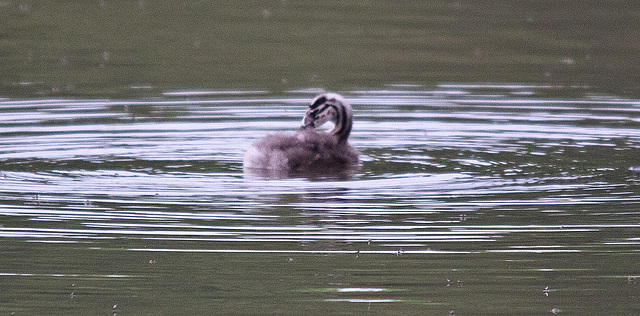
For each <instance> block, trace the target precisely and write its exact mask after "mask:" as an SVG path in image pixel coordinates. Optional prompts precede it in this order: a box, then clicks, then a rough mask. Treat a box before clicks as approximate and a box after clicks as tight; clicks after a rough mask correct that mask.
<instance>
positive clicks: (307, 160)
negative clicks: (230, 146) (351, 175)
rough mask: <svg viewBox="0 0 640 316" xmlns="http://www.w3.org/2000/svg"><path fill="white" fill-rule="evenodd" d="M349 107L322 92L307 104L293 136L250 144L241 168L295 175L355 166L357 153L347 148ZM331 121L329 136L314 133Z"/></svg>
mask: <svg viewBox="0 0 640 316" xmlns="http://www.w3.org/2000/svg"><path fill="white" fill-rule="evenodd" d="M351 112H352V110H351V106H350V105H349V104H348V103H347V102H346V101H345V100H344V99H343V98H342V97H341V96H340V95H338V94H335V93H324V94H321V95H319V96H318V97H316V98H315V99H314V101H313V102H312V103H311V104H310V105H309V108H308V110H307V113H306V115H305V117H304V118H303V120H302V126H301V127H300V129H299V130H298V131H297V132H295V133H276V134H273V135H268V136H266V137H264V138H262V139H260V140H259V141H258V142H256V143H255V144H253V146H252V147H251V148H249V150H248V151H247V152H246V154H245V157H244V168H245V170H247V169H254V170H255V169H263V170H276V171H285V172H289V171H294V172H334V171H342V170H347V169H350V168H353V167H354V166H355V165H357V164H358V162H359V158H358V152H357V151H356V150H355V149H354V148H353V147H351V146H350V145H349V143H348V137H349V134H350V133H351V127H352V113H351ZM328 121H331V122H333V123H334V128H333V130H331V131H330V132H329V133H325V132H318V131H315V128H316V127H319V126H321V125H322V124H324V123H326V122H328Z"/></svg>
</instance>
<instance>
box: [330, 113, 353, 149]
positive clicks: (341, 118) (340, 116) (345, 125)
mask: <svg viewBox="0 0 640 316" xmlns="http://www.w3.org/2000/svg"><path fill="white" fill-rule="evenodd" d="M332 106H333V107H334V109H335V111H336V113H337V114H336V120H335V122H334V127H333V129H332V130H331V134H333V135H335V136H336V137H337V138H338V141H339V142H346V141H347V139H348V138H349V134H351V127H352V125H353V113H352V111H351V106H349V105H348V104H344V105H343V104H335V105H332Z"/></svg>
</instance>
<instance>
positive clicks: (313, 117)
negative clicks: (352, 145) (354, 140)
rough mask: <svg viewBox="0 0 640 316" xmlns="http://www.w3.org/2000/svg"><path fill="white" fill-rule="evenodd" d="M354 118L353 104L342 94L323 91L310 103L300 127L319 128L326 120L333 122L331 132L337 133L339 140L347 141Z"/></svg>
mask: <svg viewBox="0 0 640 316" xmlns="http://www.w3.org/2000/svg"><path fill="white" fill-rule="evenodd" d="M352 120H353V114H352V110H351V106H350V105H349V103H347V101H346V100H345V99H344V98H343V97H342V96H340V95H339V94H336V93H323V94H321V95H319V96H317V97H316V98H315V99H314V100H313V102H311V104H310V105H309V109H308V110H307V113H306V114H305V116H304V119H302V126H301V127H300V128H301V129H307V128H317V127H320V126H322V125H323V124H324V123H326V122H332V123H333V125H334V127H333V129H332V130H331V132H330V133H331V134H333V135H336V136H337V137H338V140H340V141H346V140H347V138H349V134H350V133H351V127H352V125H353V122H352Z"/></svg>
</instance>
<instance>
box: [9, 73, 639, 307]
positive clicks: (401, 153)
mask: <svg viewBox="0 0 640 316" xmlns="http://www.w3.org/2000/svg"><path fill="white" fill-rule="evenodd" d="M214 92H215V93H214ZM317 92H318V91H316V90H313V89H301V90H292V91H286V92H276V93H274V92H270V91H264V90H235V91H230V90H227V91H209V92H206V91H203V90H179V91H177V90H167V91H165V93H164V94H162V95H159V96H158V97H156V98H153V99H145V98H135V99H115V98H106V99H84V98H73V99H63V98H37V99H36V98H23V99H16V98H6V99H3V100H0V107H1V111H2V117H3V119H2V122H0V135H1V137H0V148H2V149H1V150H0V172H1V174H0V219H1V222H0V224H1V226H0V251H1V253H2V254H3V259H2V261H1V262H2V264H1V266H0V284H1V288H2V289H3V290H2V291H1V292H0V302H2V303H1V304H0V313H2V314H7V315H9V314H14V313H15V314H16V315H33V314H73V315H76V314H77V315H87V314H106V313H113V314H119V315H151V314H153V315H157V314H166V315H169V314H178V313H180V314H182V313H191V314H210V313H220V314H291V315H298V314H301V313H308V314H323V315H324V314H365V313H371V314H402V315H406V314H417V313H422V314H429V315H449V314H450V312H451V311H453V312H454V313H455V314H456V315H479V314H512V315H525V314H529V315H540V314H550V313H561V314H568V315H586V314H594V315H602V314H616V315H633V314H637V313H638V312H639V311H640V304H638V295H639V294H640V285H639V282H640V280H638V278H639V277H640V269H639V266H638V259H639V257H638V256H639V255H640V253H639V252H638V249H639V248H638V245H639V243H640V239H639V238H638V236H639V233H640V212H639V211H638V205H640V190H639V186H640V174H639V173H638V168H639V166H640V160H639V159H638V157H640V131H639V129H638V126H639V124H640V100H637V99H629V98H622V97H616V96H612V95H603V94H595V93H593V92H592V91H591V90H589V89H586V88H584V87H555V86H545V85H521V84H520V85H499V84H456V83H449V84H440V85H437V86H423V85H387V86H383V87H382V88H381V89H361V90H345V91H340V92H341V93H342V94H344V95H345V96H346V97H347V98H348V100H349V101H350V102H351V103H352V105H353V107H354V111H355V124H354V132H353V134H352V137H351V143H352V145H354V146H355V147H356V148H358V149H359V150H360V151H361V159H362V161H363V164H362V167H361V169H360V170H358V171H357V172H355V173H354V174H352V175H351V176H349V177H346V178H345V177H303V176H300V177H293V178H275V179H274V178H261V177H256V176H251V175H245V174H244V173H243V170H242V156H243V154H244V151H245V150H246V148H247V147H248V146H249V145H250V144H251V143H252V142H253V141H255V140H257V139H258V138H260V137H262V136H264V135H266V134H269V133H273V132H276V131H280V130H294V129H295V128H296V127H297V126H298V125H299V121H300V118H301V117H302V115H303V113H304V111H305V107H306V105H307V104H308V102H309V101H310V100H311V99H312V98H313V97H314V96H315V94H316V93H317ZM546 287H548V289H546V290H545V288H546Z"/></svg>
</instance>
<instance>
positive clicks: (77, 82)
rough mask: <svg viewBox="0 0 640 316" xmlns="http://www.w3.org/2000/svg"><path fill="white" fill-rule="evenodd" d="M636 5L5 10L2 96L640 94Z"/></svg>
mask: <svg viewBox="0 0 640 316" xmlns="http://www.w3.org/2000/svg"><path fill="white" fill-rule="evenodd" d="M639 16H640V7H639V6H637V5H636V3H635V1H509V2H503V1H402V2H397V1H320V2H318V1H289V0H278V1H241V2H237V1H145V0H137V1H134V0H130V1H112V0H95V1H26V0H23V1H19V0H18V1H4V2H3V4H2V5H1V6H0V69H1V71H2V76H1V77H0V94H2V93H9V94H12V95H13V94H16V95H27V96H30V95H94V96H98V97H104V96H106V95H122V94H125V95H130V94H134V95H147V94H149V95H153V92H157V91H164V89H167V88H172V89H175V88H188V89H194V88H206V89H209V88H216V89H219V88H231V89H238V88H242V87H250V88H252V89H255V88H262V89H268V90H270V91H278V90H286V89H290V88H292V87H294V88H298V87H309V86H313V87H324V88H326V89H329V90H338V89H344V88H345V87H348V88H353V87H378V86H380V85H382V84H388V83H407V82H410V83H428V84H433V83H441V82H449V81H452V82H460V81H463V82H478V81H480V82H528V83H532V82H536V83H547V84H562V85H591V86H597V87H598V88H599V89H613V90H616V91H621V92H624V93H627V94H637V93H638V90H637V89H638V88H637V87H638V82H640V80H639V78H638V74H639V73H640V68H639V67H640V66H639V65H640V60H639V56H640V54H639V49H640V46H639V44H638V40H637V31H638V29H640V21H639V19H640V18H639Z"/></svg>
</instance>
